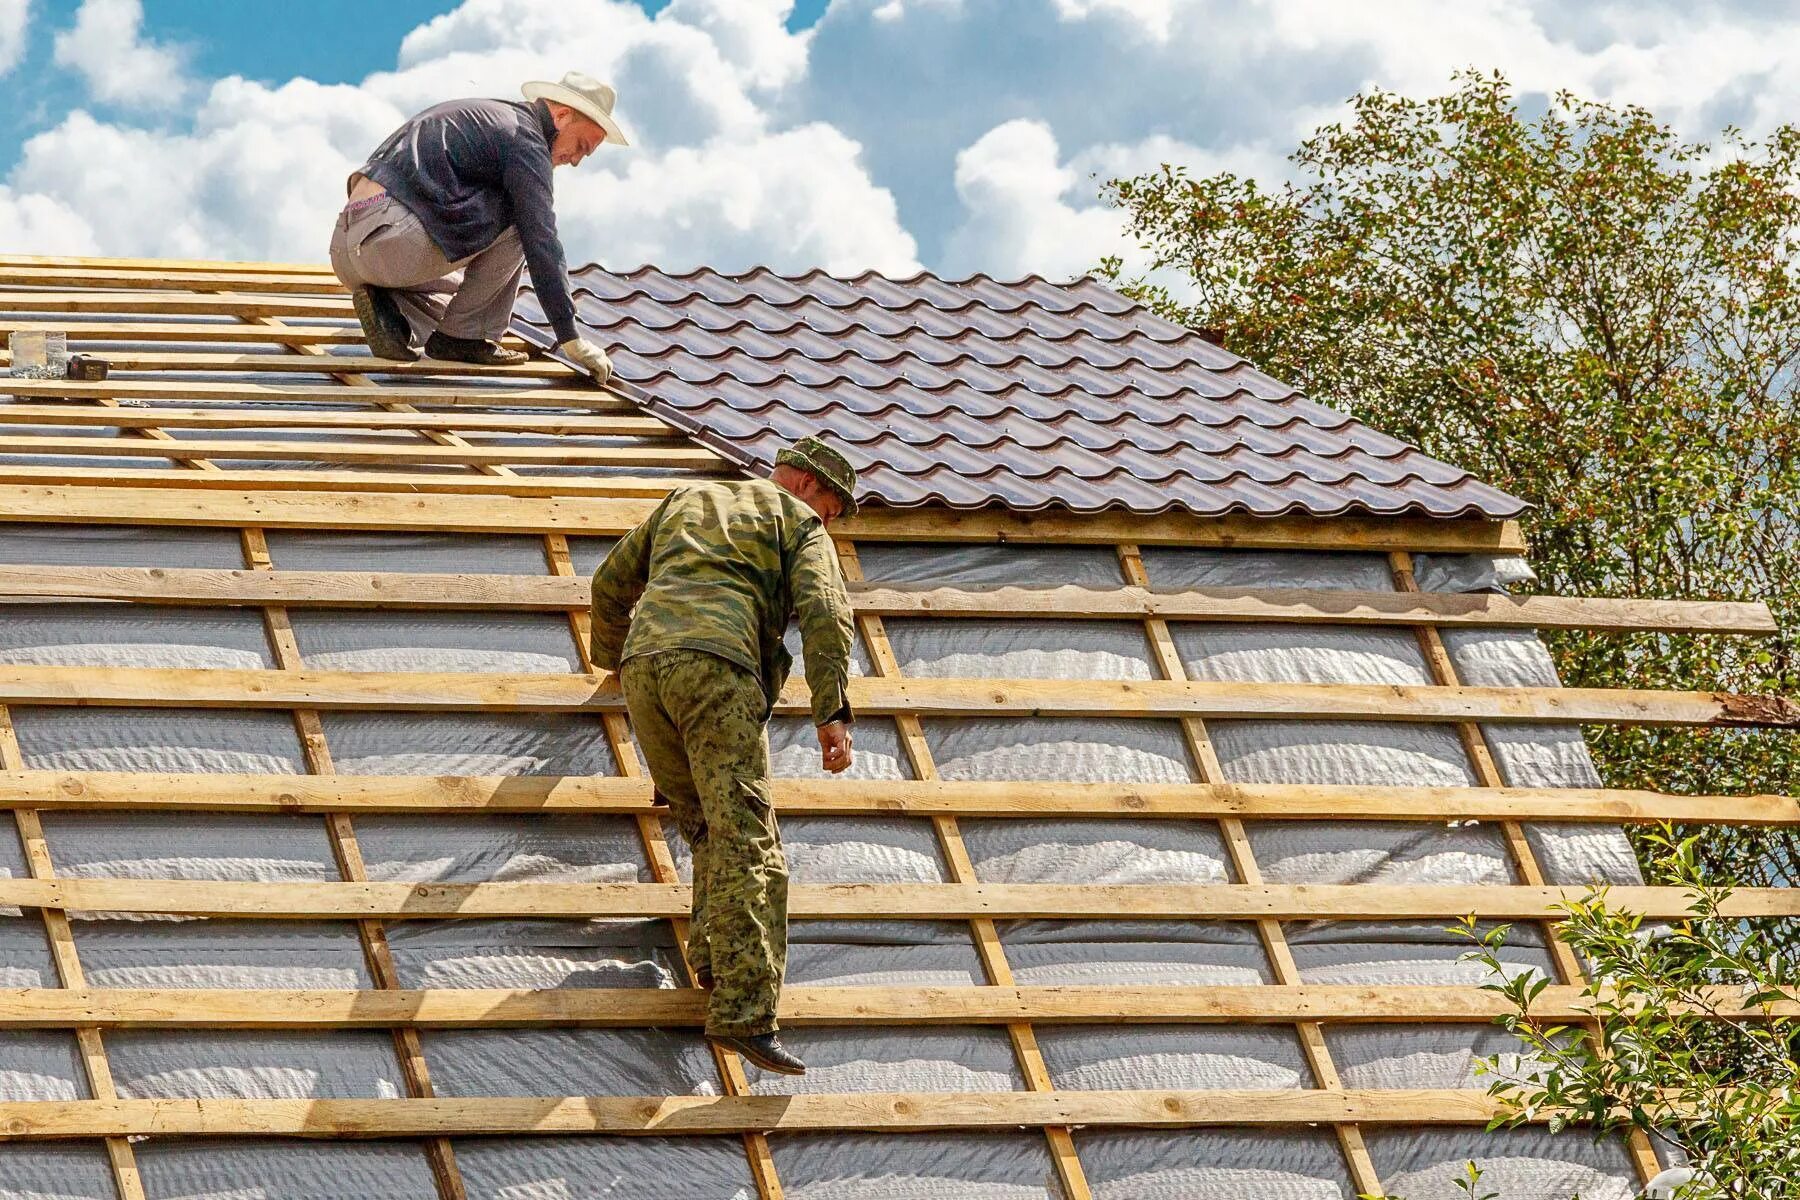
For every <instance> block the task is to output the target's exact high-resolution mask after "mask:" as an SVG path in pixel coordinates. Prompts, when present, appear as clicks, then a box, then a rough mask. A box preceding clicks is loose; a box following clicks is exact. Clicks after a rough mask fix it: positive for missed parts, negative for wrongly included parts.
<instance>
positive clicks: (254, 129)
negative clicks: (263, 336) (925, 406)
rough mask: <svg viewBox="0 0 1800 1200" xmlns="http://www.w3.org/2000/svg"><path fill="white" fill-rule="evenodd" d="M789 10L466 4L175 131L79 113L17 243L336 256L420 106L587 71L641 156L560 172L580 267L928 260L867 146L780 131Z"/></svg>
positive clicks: (18, 216)
mask: <svg viewBox="0 0 1800 1200" xmlns="http://www.w3.org/2000/svg"><path fill="white" fill-rule="evenodd" d="M98 2H107V3H110V2H114V0H87V4H88V5H89V6H91V5H93V4H95V3H98ZM86 11H87V7H86V6H84V9H83V12H84V14H85V13H86ZM787 14H788V5H787V4H786V3H777V2H773V0H751V2H742V0H676V2H675V3H674V4H671V5H670V6H669V7H668V8H666V9H665V10H664V11H663V12H662V13H660V14H659V15H658V16H657V17H656V18H655V19H651V18H649V17H646V16H645V15H644V12H643V10H642V9H640V8H639V7H638V6H637V5H635V4H632V3H629V2H626V0H603V2H600V3H595V4H591V5H588V6H585V7H582V8H580V9H576V8H575V6H571V5H566V4H556V5H550V4H543V3H538V2H536V0H466V2H465V3H464V4H463V5H462V6H461V7H459V8H457V9H456V10H454V11H452V12H451V13H448V14H445V15H444V16H441V17H438V18H436V19H434V20H432V21H430V22H427V23H426V24H425V25H423V26H421V27H419V28H418V29H416V30H414V31H413V32H412V34H410V35H409V36H408V37H407V38H406V39H405V41H404V43H403V44H402V46H401V48H400V53H399V56H398V61H397V65H396V68H395V69H394V70H392V71H384V72H379V73H377V74H375V75H372V76H370V77H369V78H367V79H365V80H364V81H362V82H361V83H360V84H358V85H337V86H326V85H321V84H318V83H314V82H312V81H310V80H305V79H296V80H292V81H290V82H288V83H285V84H282V85H280V86H277V87H271V86H267V85H264V84H259V83H255V82H251V81H248V80H244V79H239V78H235V77H232V78H227V79H223V80H219V81H217V82H216V83H214V84H213V85H212V86H211V87H210V88H209V89H207V90H206V92H205V94H204V97H203V98H202V99H201V100H200V101H199V103H198V105H197V107H196V109H195V111H194V114H193V117H192V119H191V121H190V122H188V123H187V124H186V125H185V126H184V127H182V128H177V129H163V128H157V129H143V128H137V127H134V126H132V125H129V124H126V123H123V122H118V121H108V120H102V119H100V118H98V117H96V116H95V115H93V114H91V113H88V112H81V111H78V112H74V113H71V114H69V116H68V117H66V118H65V119H64V120H63V121H62V122H61V123H59V124H58V125H56V126H55V127H54V128H52V129H50V130H47V131H46V132H44V133H41V134H39V135H37V136H36V137H34V138H32V139H31V140H30V141H29V142H27V143H26V146H25V150H24V154H23V157H22V158H21V161H20V162H19V164H18V166H17V167H16V168H15V169H14V171H13V173H12V175H11V176H10V177H9V179H8V181H7V183H8V188H9V190H8V192H7V193H5V195H6V196H7V201H6V203H5V204H0V245H18V244H22V243H27V242H29V243H30V244H32V245H34V246H37V247H40V248H43V249H44V252H56V251H58V250H60V251H62V252H68V253H73V252H75V251H76V249H77V246H79V248H80V249H81V250H84V251H89V252H99V253H108V254H133V255H169V256H181V257H238V256H242V257H252V258H276V259H319V258H322V257H323V254H324V246H325V243H326V239H327V237H328V235H329V232H330V228H331V222H332V219H333V217H334V215H335V213H336V211H337V209H338V207H339V206H341V205H342V203H343V197H344V180H345V177H346V176H347V175H348V174H349V173H350V172H351V171H352V170H354V169H355V167H356V165H357V164H358V163H360V162H361V161H362V159H363V158H364V156H365V155H366V154H367V153H368V152H369V150H371V149H372V148H373V147H374V146H375V145H376V144H378V143H379V142H380V141H381V139H382V138H383V137H384V136H385V135H386V134H387V133H388V132H389V131H390V130H391V129H392V128H393V127H394V126H395V125H397V124H399V123H400V121H402V120H404V119H405V117H406V116H407V115H408V114H410V113H412V112H415V111H417V110H419V109H421V108H424V107H426V106H428V105H430V104H433V103H436V102H437V101H439V100H442V99H444V98H446V97H449V96H459V95H493V96H510V97H516V96H518V88H519V85H520V84H521V83H522V82H523V81H525V80H527V79H533V78H538V79H543V78H548V79H556V78H559V77H561V75H562V74H563V72H564V71H566V70H570V69H580V70H584V71H587V72H589V73H591V74H594V75H598V76H600V77H601V78H610V79H611V80H613V81H614V82H615V83H616V85H617V86H618V88H619V113H620V117H621V120H622V121H623V122H624V123H625V125H626V127H627V128H628V129H629V130H631V132H632V134H633V143H634V145H633V147H632V148H630V149H627V150H602V151H601V153H599V154H598V155H596V156H594V158H592V159H590V160H589V162H588V163H587V164H584V165H583V166H582V167H581V168H578V169H574V170H565V171H559V172H557V180H556V183H557V193H558V214H559V225H560V228H561V232H562V235H563V242H564V246H565V248H566V250H567V252H568V256H569V258H570V259H571V260H572V261H575V262H582V261H587V260H598V261H602V262H605V263H607V264H609V265H616V266H630V265H636V264H637V263H640V262H645V261H655V262H658V263H659V264H661V265H664V266H668V267H671V268H674V269H680V268H683V267H691V266H696V265H699V264H701V263H703V262H704V263H708V264H711V265H715V266H718V267H721V268H724V269H734V268H736V269H742V268H747V267H750V266H753V265H756V264H758V263H766V264H769V265H773V266H776V267H780V268H784V269H790V270H803V269H806V268H808V267H813V266H818V265H825V266H827V267H829V268H831V269H834V270H840V271H854V270H859V269H864V268H867V267H870V266H879V267H883V268H885V269H889V270H893V271H902V272H904V271H911V270H916V269H917V267H918V261H917V255H916V248H915V245H914V242H913V239H912V238H911V236H910V235H909V234H908V233H907V232H906V230H905V229H904V228H902V226H901V224H900V222H899V219H898V216H897V214H896V211H895V207H894V203H893V198H892V196H891V195H890V194H889V193H888V192H887V191H886V190H885V189H883V188H881V187H879V186H877V185H876V184H875V183H874V182H873V181H872V180H871V179H870V177H869V174H868V171H867V169H866V167H865V165H864V163H863V162H862V158H861V147H860V146H859V145H858V144H857V143H856V142H855V141H853V140H852V139H850V138H848V137H846V136H845V135H844V134H843V133H841V132H840V131H839V130H837V129H835V128H833V127H832V126H831V125H829V124H826V123H821V122H812V121H807V122H792V123H780V122H776V121H774V120H772V119H771V116H770V113H769V111H768V109H767V106H766V105H765V104H764V103H763V102H762V100H761V99H759V97H765V96H767V95H768V94H770V93H771V92H772V91H774V90H779V89H780V88H782V87H783V86H785V83H786V82H787V81H789V80H791V79H792V77H793V76H794V74H795V72H796V71H798V70H800V69H802V68H803V67H804V64H805V61H806V51H805V46H806V38H805V36H804V35H796V34H793V33H790V32H789V31H788V30H787V29H786V27H785V21H786V18H787ZM78 24H79V21H78ZM133 36H134V37H135V30H134V31H133ZM76 163H80V164H81V165H80V166H79V167H77V166H75V165H73V164H76ZM27 201H30V207H29V209H27V208H26V207H25V204H26V202H27ZM27 212H29V213H30V219H29V220H27V216H26V214H27ZM52 214H54V216H55V219H54V220H52ZM46 242H49V243H50V244H49V245H48V246H46ZM58 243H66V247H65V246H64V245H62V244H58Z"/></svg>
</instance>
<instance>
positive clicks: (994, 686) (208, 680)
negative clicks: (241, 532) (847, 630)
mask: <svg viewBox="0 0 1800 1200" xmlns="http://www.w3.org/2000/svg"><path fill="white" fill-rule="evenodd" d="M850 699H851V703H852V704H853V705H854V706H855V708H856V711H858V712H860V713H864V714H867V715H894V714H911V715H916V716H968V717H1213V718H1238V717H1254V718H1259V719H1266V720H1300V721H1304V720H1361V721H1398V722H1419V723H1456V722H1466V721H1482V722H1492V723H1511V724H1516V723H1525V724H1544V725H1579V724H1600V723H1607V724H1613V723H1623V724H1639V725H1718V726H1729V727H1736V728H1749V727H1770V728H1792V727H1795V726H1800V705H1796V704H1795V703H1794V702H1792V701H1788V700H1785V699H1782V698H1780V697H1764V696H1735V695H1730V694H1725V693H1716V692H1657V691H1632V690H1627V689H1619V690H1609V689H1604V688H1495V687H1436V686H1422V687H1415V686H1398V685H1383V684H1323V683H1316V684H1315V683H1192V682H1186V681H1175V680H1080V681H1074V680H1056V679H925V678H908V679H895V678H883V677H879V676H876V677H859V678H854V679H852V680H851V681H850ZM0 702H10V703H17V704H43V705H52V706H59V705H79V706H90V705H104V706H119V707H153V708H170V707H174V708H238V709H244V708H318V709H329V710H346V711H354V710H387V709H392V710H404V711H411V712H546V713H548V712H588V713H595V714H599V713H606V712H621V711H623V709H624V703H625V702H624V698H623V696H622V695H621V694H620V692H619V690H618V684H617V681H616V680H615V679H614V677H613V676H611V675H576V674H529V675H528V674H515V675H496V674H492V673H488V672H479V671H476V672H449V671H396V672H383V671H319V670H291V671H279V672H274V671H266V670H242V669H228V668H161V667H41V666H14V665H10V664H7V665H0ZM775 711H776V712H778V713H782V714H795V715H799V714H804V713H807V712H809V711H810V703H809V701H808V698H807V693H806V687H805V682H804V681H803V680H792V681H790V683H789V686H788V687H787V688H786V690H784V691H783V692H782V694H781V696H780V698H779V699H778V701H777V703H776V706H775Z"/></svg>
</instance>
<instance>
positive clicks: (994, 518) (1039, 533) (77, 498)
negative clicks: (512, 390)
mask: <svg viewBox="0 0 1800 1200" xmlns="http://www.w3.org/2000/svg"><path fill="white" fill-rule="evenodd" d="M332 394H333V395H336V396H337V397H338V398H339V399H340V400H342V399H343V398H345V397H346V395H356V393H345V392H343V391H341V390H340V391H339V392H336V393H332ZM594 394H596V395H600V394H603V393H594ZM388 397H389V390H388V389H383V391H382V392H381V393H380V394H379V395H378V396H376V397H375V398H378V399H387V398H388ZM618 411H621V412H627V411H629V412H636V409H635V408H631V409H625V408H621V409H619V410H618ZM138 474H139V473H135V472H134V473H133V475H132V477H131V478H130V479H123V480H118V479H115V480H112V481H108V480H101V479H92V480H89V479H83V480H82V481H81V484H80V485H65V486H62V487H56V488H48V487H41V486H35V485H30V484H15V485H12V486H0V512H3V513H5V514H6V518H7V519H8V520H13V521H104V522H119V521H124V522H128V523H131V524H144V525H203V526H218V525H227V526H231V525H256V526H262V527H265V528H334V527H345V528H376V529H390V530H395V531H399V530H409V529H435V530H445V531H454V532H473V533H506V532H531V533H568V534H596V535H610V536H618V535H619V534H622V533H624V532H625V531H626V530H628V529H630V528H631V527H632V526H633V525H635V524H637V522H638V521H639V520H641V519H643V518H644V517H645V516H648V515H649V513H650V511H651V509H653V508H654V507H655V505H654V504H653V503H643V502H629V503H619V502H608V501H602V500H585V499H584V500H575V499H569V498H562V497H555V496H548V497H537V496H526V495H519V496H511V497H501V496H433V497H430V498H426V499H421V498H420V497H416V496H396V495H386V494H375V493H361V492H336V493H327V494H323V495H318V494H285V493H282V492H279V491H263V490H257V489H256V488H253V487H251V486H250V485H249V484H243V485H241V486H239V487H234V488H231V489H221V490H217V491H208V492H206V493H205V494H197V493H196V494H187V495H184V494H181V493H179V492H170V491H167V490H165V489H158V488H151V487H143V486H139V485H138V483H137V479H138ZM179 474H180V478H181V481H182V482H183V484H184V485H185V488H187V489H194V488H196V487H198V486H201V485H204V484H205V483H206V482H207V480H206V479H205V477H203V476H201V475H199V473H197V472H192V471H190V472H183V473H179ZM232 482H233V483H234V484H236V482H237V481H236V480H233V481H232ZM489 482H494V481H489ZM500 482H501V483H502V484H504V485H506V486H528V485H527V484H526V482H525V481H522V480H504V481H500ZM1342 524H1343V529H1342V530H1341V531H1340V530H1339V528H1338V525H1339V523H1338V522H1334V521H1329V520H1323V521H1315V520H1308V521H1305V522H1301V523H1296V519H1270V520H1252V519H1249V518H1241V519H1240V518H1232V517H1220V518H1214V519H1210V520H1208V519H1202V518H1199V517H1185V516H1166V515H1165V516H1159V517H1129V516H1121V515H1119V514H1116V513H1114V514H1097V515H1095V516H1092V517H1083V516H1071V517H1068V518H1066V519H1062V520H1059V521H1056V522H1051V521H1049V520H1048V519H1044V520H1042V521H1040V523H1038V524H1036V525H1032V524H1029V523H1027V524H1021V523H1020V521H1019V520H1018V519H1016V518H1013V517H1007V516H1002V515H1000V514H995V513H989V512H931V513H921V512H912V511H910V510H890V511H885V512H883V511H877V510H874V509H868V508H865V509H864V510H863V512H862V513H861V514H860V515H858V516H857V517H855V518H853V519H851V520H848V521H845V522H843V523H842V524H841V525H839V526H834V527H833V528H834V534H837V535H841V536H844V537H855V538H857V539H858V540H864V541H914V542H917V541H937V542H994V541H1023V542H1065V543H1070V544H1096V543H1109V542H1116V541H1118V540H1120V536H1121V534H1122V533H1123V534H1124V536H1127V537H1135V538H1136V539H1137V540H1139V541H1140V542H1144V543H1146V544H1180V545H1187V546H1238V547H1241V548H1244V549H1313V550H1323V549H1342V548H1347V547H1353V546H1359V545H1360V546H1363V547H1364V548H1368V547H1371V546H1374V547H1377V548H1378V547H1379V546H1383V545H1395V546H1405V547H1412V548H1417V549H1421V550H1436V551H1444V552H1449V551H1469V552H1478V551H1488V552H1522V551H1523V550H1524V541H1523V539H1522V538H1521V537H1520V535H1519V532H1518V527H1517V525H1516V524H1515V523H1511V522H1492V521H1473V522H1471V521H1433V522H1423V521H1417V522H1406V521H1397V522H1390V523H1387V524H1386V525H1385V526H1384V525H1383V524H1382V523H1381V522H1374V521H1370V522H1361V523H1357V522H1344V523H1342Z"/></svg>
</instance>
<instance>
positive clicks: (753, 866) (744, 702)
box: [620, 650, 788, 1037]
mask: <svg viewBox="0 0 1800 1200" xmlns="http://www.w3.org/2000/svg"><path fill="white" fill-rule="evenodd" d="M620 683H621V684H622V685H623V687H624V690H625V703H626V706H627V707H628V708H629V709H630V711H631V725H632V731H633V733H635V734H636V736H637V743H638V746H639V748H640V749H641V750H642V751H643V754H644V760H645V761H646V762H648V763H649V764H650V775H651V778H652V779H654V780H655V783H656V790H657V791H659V792H661V793H662V794H663V795H664V796H665V797H666V798H667V799H668V802H669V812H670V815H672V816H673V817H674V818H675V823H676V825H677V826H679V827H680V829H681V833H682V836H683V837H685V838H687V841H688V845H689V846H691V847H692V848H693V852H694V906H693V917H694V919H693V925H692V926H691V928H690V930H689V933H688V961H689V962H690V963H692V964H693V966H694V968H695V969H696V970H698V969H700V968H702V967H708V968H710V969H711V971H712V974H713V990H712V996H711V998H710V1000H709V1001H708V1003H707V1008H706V1032H708V1033H711V1034H726V1035H732V1036H738V1037H744V1036H754V1035H756V1034H760V1033H768V1032H770V1031H771V1030H773V1029H774V1028H775V1002H776V1000H777V998H778V997H779V996H780V994H781V976H782V972H783V971H784V970H785V969H786V966H787V883H788V876H787V860H786V858H785V857H783V855H782V852H781V831H780V829H778V828H777V827H776V824H775V812H774V808H773V796H772V794H771V793H770V791H769V742H768V731H767V728H766V726H765V724H764V719H763V713H764V710H765V708H766V702H765V701H764V699H763V692H762V686H761V685H760V684H759V683H758V682H757V680H756V677H755V676H754V675H752V674H751V673H750V672H749V671H746V670H744V669H743V668H742V667H740V666H738V665H737V664H735V663H732V662H728V661H726V660H725V659H723V658H720V657H718V656H717V655H713V654H708V653H706V652H705V651H703V650H664V651H662V652H660V653H657V654H646V655H642V656H639V657H637V658H632V659H627V660H626V662H625V664H624V666H623V667H622V668H621V670H620Z"/></svg>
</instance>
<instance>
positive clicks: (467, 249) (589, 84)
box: [331, 71, 628, 383]
mask: <svg viewBox="0 0 1800 1200" xmlns="http://www.w3.org/2000/svg"><path fill="white" fill-rule="evenodd" d="M524 93H525V102H524V103H520V102H518V101H516V100H452V101H449V102H448V103H445V104H439V105H437V106H435V107H433V108H428V109H426V110H425V111H424V112H422V113H420V114H419V115H418V116H416V117H414V118H412V119H411V120H410V121H408V122H406V124H404V125H402V126H401V127H400V128H398V129H396V130H395V131H394V132H393V133H392V134H390V135H389V136H388V139H387V140H386V141H384V142H382V143H381V145H380V146H378V147H376V149H375V153H373V154H371V155H370V156H369V161H368V162H366V163H364V164H363V165H362V166H361V167H359V168H358V169H357V170H356V172H355V173H354V174H352V175H351V176H350V179H349V181H348V184H347V187H348V190H349V202H348V203H347V204H346V205H345V206H344V210H343V212H342V213H340V214H339V215H338V220H337V227H336V228H335V229H334V230H333V231H332V234H331V266H332V269H333V270H334V271H336V272H337V277H338V279H340V280H341V281H342V282H343V284H344V286H345V287H347V288H349V289H350V297H351V299H352V301H353V302H354V303H355V305H356V317H357V320H358V321H360V322H361V323H362V328H363V335H364V337H365V338H367V340H368V343H369V349H370V350H371V351H373V352H374V354H375V355H376V356H377V357H380V358H393V359H400V360H403V361H411V360H412V359H415V358H417V357H419V355H418V350H417V349H416V347H417V346H418V345H419V344H420V342H423V343H424V347H425V354H426V356H427V357H429V358H440V359H449V360H451V361H454V362H466V363H476V364H479V365H482V366H493V365H507V364H512V363H522V362H524V361H525V358H526V356H525V355H524V354H521V353H519V352H518V351H516V350H507V349H504V348H502V347H501V346H500V344H499V341H500V337H501V335H502V334H503V333H505V331H506V326H507V322H508V321H509V320H510V319H511V317H512V310H513V301H514V299H515V298H516V297H517V296H518V292H519V277H520V275H521V274H522V273H523V272H524V271H526V270H529V271H530V272H531V283H532V286H533V287H534V288H536V289H537V298H538V303H539V304H540V305H541V306H542V307H543V310H544V316H545V317H546V318H547V319H548V320H549V322H550V325H551V327H552V328H553V329H554V330H555V331H556V340H557V342H558V349H560V350H561V351H562V352H563V353H564V354H566V355H568V356H569V358H571V359H573V360H574V361H575V362H576V363H578V364H579V365H580V366H582V367H584V368H586V369H587V370H588V371H590V372H592V373H593V375H594V377H595V379H597V380H598V381H599V382H601V383H604V382H606V380H607V379H608V378H609V377H610V376H611V375H612V363H611V362H610V361H609V360H608V359H607V357H606V352H605V351H604V350H602V349H600V347H598V346H596V345H594V344H593V343H592V342H588V341H586V340H584V339H583V338H582V337H581V335H580V334H579V333H578V332H577V331H576V328H575V303H574V301H573V299H571V297H570V294H569V276H568V269H567V267H566V266H565V264H564V262H563V249H562V242H561V241H560V240H559V239H558V238H557V236H556V212H555V210H554V209H553V208H552V207H551V180H550V170H551V168H552V167H562V166H571V167H572V166H575V165H577V164H579V163H580V162H581V160H582V159H584V158H586V157H587V156H588V155H590V154H592V153H593V152H594V151H595V150H596V149H597V148H599V146H600V145H601V144H602V143H603V142H612V143H613V144H614V145H618V146H624V145H627V144H628V143H627V142H626V140H625V134H624V131H623V130H621V129H620V128H619V124H618V122H617V121H615V120H614V119H613V112H612V110H613V90H612V89H611V88H610V87H607V86H606V85H605V84H603V83H600V82H598V81H597V80H594V79H590V78H588V77H587V76H586V75H582V74H579V73H577V72H574V71H571V72H569V73H568V74H567V75H564V76H563V78H562V82H561V83H543V82H536V83H528V84H526V85H525V87H524Z"/></svg>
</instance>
